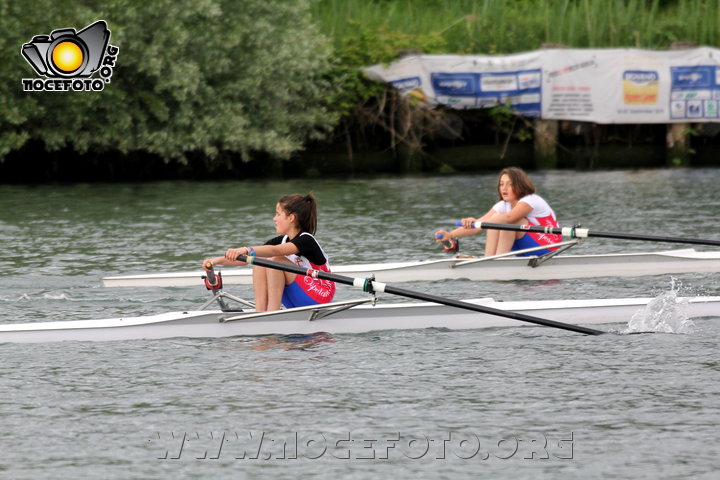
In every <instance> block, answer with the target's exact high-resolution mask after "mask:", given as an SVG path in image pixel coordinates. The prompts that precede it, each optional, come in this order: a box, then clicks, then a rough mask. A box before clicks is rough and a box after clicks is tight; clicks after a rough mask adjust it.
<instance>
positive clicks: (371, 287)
mask: <svg viewBox="0 0 720 480" xmlns="http://www.w3.org/2000/svg"><path fill="white" fill-rule="evenodd" d="M237 259H238V260H240V261H241V262H247V263H249V264H252V265H258V266H261V267H268V268H274V269H277V270H283V271H286V272H290V273H296V274H298V275H306V276H309V277H313V278H321V279H323V280H330V281H332V282H336V283H342V284H344V285H350V286H354V287H358V288H362V289H363V290H364V291H366V292H371V291H375V292H385V293H390V294H393V295H400V296H403V297H408V298H414V299H416V300H422V301H426V302H433V303H438V304H440V305H447V306H449V307H456V308H462V309H465V310H472V311H475V312H480V313H486V314H490V315H496V316H499V317H505V318H511V319H513V320H518V321H521V322H528V323H534V324H536V325H544V326H546V327H554V328H560V329H563V330H569V331H571V332H577V333H584V334H587V335H601V334H603V333H605V332H603V331H601V330H594V329H592V328H587V327H582V326H579V325H572V324H568V323H562V322H556V321H554V320H547V319H544V318H539V317H534V316H531V315H526V314H523V313H517V312H511V311H506V310H499V309H496V308H491V307H487V306H484V305H476V304H474V303H469V302H463V301H461V300H453V299H451V298H445V297H438V296H437V295H432V294H428V293H422V292H416V291H413V290H406V289H404V288H398V287H393V286H392V285H387V284H385V283H382V282H376V281H374V280H371V279H367V278H365V279H363V278H353V277H346V276H344V275H338V274H336V273H330V272H323V271H319V270H312V269H311V270H308V269H305V268H302V267H299V266H297V265H292V264H289V263H282V262H275V261H272V260H267V259H265V258H258V257H255V256H245V255H240V256H239V257H238V258H237Z"/></svg>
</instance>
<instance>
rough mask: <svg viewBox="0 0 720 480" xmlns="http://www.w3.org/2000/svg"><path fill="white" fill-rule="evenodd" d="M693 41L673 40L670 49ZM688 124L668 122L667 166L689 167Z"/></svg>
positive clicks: (692, 46)
mask: <svg viewBox="0 0 720 480" xmlns="http://www.w3.org/2000/svg"><path fill="white" fill-rule="evenodd" d="M694 47H695V43H694V42H673V43H672V44H670V50H685V49H688V48H694ZM689 131H690V124H689V123H685V122H683V123H670V124H668V126H667V135H666V137H665V145H666V147H667V150H666V157H665V158H666V160H665V162H666V164H667V166H669V167H689V166H690V135H689V133H688V132H689Z"/></svg>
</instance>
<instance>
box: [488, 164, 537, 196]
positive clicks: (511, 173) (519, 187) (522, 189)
mask: <svg viewBox="0 0 720 480" xmlns="http://www.w3.org/2000/svg"><path fill="white" fill-rule="evenodd" d="M503 175H507V176H508V177H510V183H512V187H513V190H514V191H515V194H516V195H517V196H518V198H523V197H525V196H527V195H530V194H532V193H535V184H534V183H533V182H532V180H530V177H528V175H527V173H525V170H523V169H522V168H518V167H508V168H504V169H503V171H502V172H500V175H498V182H497V190H498V197H499V199H500V200H502V195H500V179H501V178H502V176H503Z"/></svg>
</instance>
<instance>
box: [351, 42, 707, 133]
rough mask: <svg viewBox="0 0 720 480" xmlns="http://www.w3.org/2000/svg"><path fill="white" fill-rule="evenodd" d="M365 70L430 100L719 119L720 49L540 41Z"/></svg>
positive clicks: (563, 114)
mask: <svg viewBox="0 0 720 480" xmlns="http://www.w3.org/2000/svg"><path fill="white" fill-rule="evenodd" d="M364 71H365V73H366V74H367V75H368V76H369V77H370V78H371V79H373V80H376V81H379V82H386V83H389V84H390V85H393V86H394V87H395V88H397V89H398V90H400V91H401V92H402V93H403V94H404V95H406V96H408V97H410V98H412V99H413V100H414V101H417V102H420V103H422V104H424V105H427V106H429V107H435V106H438V105H443V106H445V107H450V108H455V109H469V108H488V107H493V106H496V105H503V104H504V105H508V106H510V107H511V108H512V109H513V110H515V111H516V112H517V113H519V114H521V115H525V116H527V117H538V118H544V119H555V120H574V121H584V122H595V123H672V122H720V114H719V113H718V110H720V109H719V108H718V107H719V106H720V50H718V49H715V48H709V47H701V48H692V49H687V50H669V51H659V50H640V49H597V50H594V49H569V48H568V49H564V48H563V49H546V50H537V51H534V52H527V53H520V54H516V55H418V56H411V57H405V58H403V59H401V60H398V61H396V62H394V63H391V64H390V65H374V66H372V67H369V68H366V69H365V70H364Z"/></svg>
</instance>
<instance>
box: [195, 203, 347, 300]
mask: <svg viewBox="0 0 720 480" xmlns="http://www.w3.org/2000/svg"><path fill="white" fill-rule="evenodd" d="M273 221H274V222H275V231H276V232H277V233H278V234H279V235H278V236H277V237H273V238H271V239H270V240H268V241H267V242H265V244H264V245H260V246H255V247H250V246H248V247H240V248H231V249H229V250H228V251H227V252H225V255H224V256H222V257H215V258H208V259H205V260H204V261H203V268H205V269H206V270H207V267H208V264H209V265H247V263H246V262H241V261H239V260H237V257H238V256H240V255H249V256H252V255H256V256H258V257H269V258H271V259H272V260H274V261H276V262H285V263H291V264H293V265H299V266H302V267H303V268H308V269H313V270H321V271H323V272H329V271H330V264H329V262H328V257H327V255H325V252H324V251H323V249H322V248H321V247H320V244H319V243H318V242H317V240H316V239H315V237H314V234H315V230H316V228H317V200H316V198H315V196H314V195H313V194H308V195H299V194H293V195H284V196H282V197H280V199H279V200H278V202H277V205H276V206H275V217H274V218H273ZM253 290H254V292H255V309H256V310H257V311H259V312H261V311H270V310H280V305H281V304H282V305H284V306H285V307H286V308H292V307H302V306H306V305H315V304H319V303H328V302H330V301H332V299H333V297H334V296H335V283H334V282H331V281H329V280H321V279H319V278H311V277H307V276H305V275H296V274H294V273H290V272H283V271H281V270H276V269H271V268H265V267H259V266H253Z"/></svg>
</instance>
